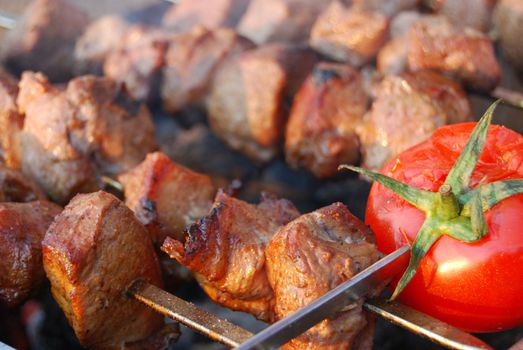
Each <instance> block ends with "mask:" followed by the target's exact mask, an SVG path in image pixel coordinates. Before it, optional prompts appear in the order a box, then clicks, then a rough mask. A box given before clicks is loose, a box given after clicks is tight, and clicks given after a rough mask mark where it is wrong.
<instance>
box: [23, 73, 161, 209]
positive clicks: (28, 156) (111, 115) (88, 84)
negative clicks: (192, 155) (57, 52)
mask: <svg viewBox="0 0 523 350" xmlns="http://www.w3.org/2000/svg"><path fill="white" fill-rule="evenodd" d="M17 102H18V105H19V108H20V110H21V112H22V113H25V124H24V128H23V131H22V134H21V144H22V150H23V151H22V169H23V171H24V173H26V174H27V175H29V176H30V177H31V178H33V179H34V180H35V181H36V182H37V183H38V184H39V185H40V186H41V188H42V189H43V190H44V191H45V192H46V193H47V194H48V195H49V196H50V197H51V198H52V199H53V200H54V201H57V202H59V203H66V202H67V201H68V200H69V199H70V198H71V197H72V196H73V195H74V194H75V193H78V192H89V191H93V190H96V188H97V187H98V186H97V184H96V175H101V174H107V175H114V174H119V173H121V172H124V171H126V170H128V169H130V168H131V167H133V166H135V165H136V164H138V163H139V162H140V161H141V160H142V159H143V158H144V157H145V155H146V154H147V153H149V152H151V151H153V150H154V149H155V148H156V145H155V141H154V126H153V124H152V121H151V120H150V116H149V112H148V111H147V109H146V108H145V107H143V106H139V105H137V104H136V103H135V102H133V101H130V100H129V99H128V97H126V95H125V94H124V93H123V92H122V91H121V87H120V86H119V85H118V84H116V83H114V82H113V81H111V80H110V79H107V78H95V77H93V76H83V77H79V78H76V79H73V80H71V81H70V82H69V84H68V85H67V87H66V89H65V90H61V89H59V88H57V87H54V86H52V85H51V84H49V82H48V81H47V79H46V77H45V76H43V75H42V74H35V73H31V72H26V73H24V74H23V76H22V79H21V81H20V93H19V96H18V100H17Z"/></svg>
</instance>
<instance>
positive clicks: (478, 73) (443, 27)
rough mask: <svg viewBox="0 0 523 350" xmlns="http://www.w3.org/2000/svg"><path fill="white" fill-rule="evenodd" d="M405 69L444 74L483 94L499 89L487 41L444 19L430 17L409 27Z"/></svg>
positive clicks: (494, 62) (498, 77) (491, 50)
mask: <svg viewBox="0 0 523 350" xmlns="http://www.w3.org/2000/svg"><path fill="white" fill-rule="evenodd" d="M408 65H409V69H410V70H412V71H419V70H436V71H440V72H443V73H445V74H447V75H451V76H453V77H455V78H457V79H459V80H460V81H462V82H463V83H465V84H466V85H467V86H468V87H470V88H472V89H475V90H479V91H485V92H488V91H490V90H492V89H494V88H495V87H496V86H497V85H498V83H499V81H500V75H501V71H500V67H499V64H498V62H497V60H496V57H495V53H494V46H493V44H492V42H491V40H490V39H489V37H488V36H486V35H485V34H483V33H481V32H478V31H476V30H473V29H470V28H465V29H460V28H457V27H455V26H453V25H452V24H451V23H450V22H449V21H448V20H447V19H446V18H444V17H433V18H431V19H427V20H423V21H419V22H417V23H415V24H414V25H413V26H412V28H411V30H410V32H409V48H408Z"/></svg>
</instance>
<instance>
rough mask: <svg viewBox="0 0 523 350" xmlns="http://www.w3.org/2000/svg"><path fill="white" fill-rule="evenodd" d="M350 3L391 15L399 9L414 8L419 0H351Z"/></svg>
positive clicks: (365, 9) (370, 10)
mask: <svg viewBox="0 0 523 350" xmlns="http://www.w3.org/2000/svg"><path fill="white" fill-rule="evenodd" d="M352 3H353V5H354V7H356V8H358V9H359V10H362V11H367V12H379V13H381V14H383V15H385V16H387V17H393V16H395V15H397V14H398V13H399V12H401V11H406V10H411V9H416V7H417V6H418V3H419V0H353V1H352Z"/></svg>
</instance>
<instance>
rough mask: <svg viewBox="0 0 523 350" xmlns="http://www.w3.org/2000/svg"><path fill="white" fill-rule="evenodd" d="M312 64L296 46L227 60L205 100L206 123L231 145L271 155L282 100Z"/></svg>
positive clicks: (257, 156) (260, 156)
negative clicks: (207, 120) (207, 121)
mask: <svg viewBox="0 0 523 350" xmlns="http://www.w3.org/2000/svg"><path fill="white" fill-rule="evenodd" d="M315 62H316V55H315V54H313V53H312V52H311V51H310V50H308V49H306V48H304V47H302V46H289V45H285V44H270V45H266V46H261V47H259V48H257V49H254V50H250V51H246V52H244V53H243V54H241V55H238V56H235V57H234V58H232V59H230V60H228V61H227V62H226V63H224V65H223V66H222V67H220V69H219V70H218V71H217V73H216V75H215V78H214V80H213V82H212V87H211V92H210V94H209V98H208V100H207V110H208V118H209V124H210V125H211V128H212V130H213V131H214V133H215V134H216V135H217V136H218V137H219V138H220V139H221V140H222V141H223V142H224V143H225V144H227V145H228V146H229V147H231V148H232V149H235V150H238V151H241V152H242V153H244V154H245V155H247V156H248V157H249V158H251V159H253V160H255V161H258V162H266V161H268V160H270V159H271V158H273V157H274V155H275V154H276V152H277V151H278V146H279V144H280V141H281V137H282V133H283V126H284V122H285V115H286V113H285V110H284V101H285V99H286V98H289V99H290V96H292V95H293V93H294V92H295V91H296V90H297V88H298V87H299V86H300V84H301V83H302V82H303V80H304V79H305V77H306V74H308V72H309V71H310V70H311V69H312V66H313V65H314V63H315Z"/></svg>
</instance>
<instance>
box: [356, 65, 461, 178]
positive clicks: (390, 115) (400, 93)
mask: <svg viewBox="0 0 523 350" xmlns="http://www.w3.org/2000/svg"><path fill="white" fill-rule="evenodd" d="M470 118H471V109H470V104H469V102H468V100H467V97H466V94H465V92H464V91H463V89H462V88H461V86H460V85H459V84H457V83H456V82H454V81H452V80H450V79H447V78H445V77H443V76H441V75H439V74H437V73H431V72H421V73H406V74H403V75H400V76H386V77H385V78H384V79H383V81H382V82H381V84H380V86H379V87H378V91H377V97H376V99H375V100H374V102H373V103H372V107H371V109H370V111H369V112H367V114H366V115H365V117H364V118H363V122H362V124H360V125H359V126H358V128H357V133H358V135H359V137H360V140H361V144H362V153H363V166H364V167H366V168H369V169H373V170H376V171H378V170H379V169H381V167H382V166H383V165H385V163H386V162H387V161H389V160H390V159H391V158H393V157H394V156H395V155H397V154H398V153H399V152H401V151H403V150H405V149H407V148H409V147H411V146H413V145H415V144H417V143H419V142H421V141H423V140H425V139H426V138H428V137H429V136H430V135H431V134H432V132H433V131H434V130H436V129H437V128H438V127H440V126H443V125H445V124H450V123H459V122H463V121H466V120H469V119H470Z"/></svg>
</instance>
